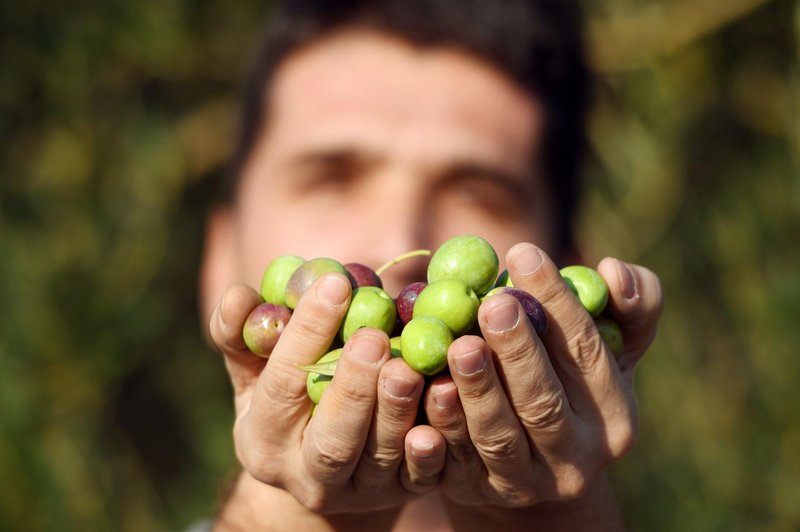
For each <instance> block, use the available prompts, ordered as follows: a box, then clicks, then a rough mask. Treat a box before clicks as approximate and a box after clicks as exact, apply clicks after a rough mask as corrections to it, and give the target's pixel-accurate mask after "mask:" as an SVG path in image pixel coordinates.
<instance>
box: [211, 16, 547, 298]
mask: <svg viewBox="0 0 800 532" xmlns="http://www.w3.org/2000/svg"><path fill="white" fill-rule="evenodd" d="M268 104H269V120H268V124H269V125H268V127H267V128H265V131H263V132H262V134H261V137H260V139H259V140H258V141H257V142H256V144H255V147H254V150H253V153H252V154H251V156H250V159H249V160H248V162H247V164H246V166H245V168H244V172H243V175H242V178H241V183H240V188H239V189H238V191H237V195H236V201H235V208H234V211H233V212H234V214H233V217H232V221H231V223H230V226H231V228H230V232H231V238H232V240H233V244H232V252H233V257H234V258H233V262H232V265H231V267H230V270H231V271H230V276H231V277H232V278H230V279H227V280H226V281H225V282H224V283H222V284H227V283H230V282H234V281H241V282H246V283H248V284H250V285H251V286H254V287H257V286H258V285H259V282H260V278H261V274H262V272H263V270H264V269H265V267H266V266H267V265H268V264H269V262H270V260H272V259H273V258H274V257H276V256H278V255H281V254H287V253H291V254H297V255H300V256H302V257H303V258H305V259H311V258H314V257H319V256H327V257H332V258H335V259H337V260H339V261H341V262H343V263H346V262H362V263H364V264H366V265H368V266H371V267H373V268H377V267H378V266H380V265H381V264H382V263H384V262H386V261H387V260H390V259H392V258H393V257H395V256H397V255H399V254H401V253H404V252H406V251H410V250H413V249H418V248H428V249H435V248H436V247H437V246H438V245H439V244H441V243H442V242H443V241H445V240H446V239H448V238H449V237H452V236H454V235H458V234H462V233H473V234H477V235H480V236H483V237H484V238H486V239H487V240H488V241H489V242H490V243H491V244H492V245H493V246H494V248H495V249H496V250H497V252H498V255H499V256H500V260H501V262H502V261H503V258H504V256H505V253H506V251H507V250H508V249H509V247H511V246H512V245H513V244H515V243H517V242H519V241H523V240H526V241H532V242H535V243H537V244H539V245H540V246H542V247H543V248H545V249H546V250H548V251H550V252H553V251H555V250H554V249H553V246H554V244H555V242H554V241H553V234H554V228H553V222H552V219H553V211H552V206H551V203H550V192H549V190H548V189H547V186H546V184H545V180H544V178H543V177H542V176H541V175H540V173H538V172H537V171H536V169H537V164H536V161H537V159H538V156H539V154H538V153H537V151H536V150H537V146H539V145H540V140H541V135H542V126H543V114H542V109H541V108H540V106H539V103H538V102H537V101H535V100H533V99H532V98H530V96H529V95H528V94H526V93H524V92H523V91H522V90H521V89H519V88H518V87H517V86H516V85H515V84H514V83H512V82H511V81H510V80H509V79H507V78H506V77H504V76H503V75H502V74H501V73H499V72H498V71H497V70H495V69H494V68H492V67H490V66H488V65H487V64H486V63H484V62H481V61H479V60H477V59H475V58H474V57H472V56H470V55H467V54H465V53H462V52H459V51H456V50H453V49H446V48H432V49H420V48H414V47H412V46H410V45H408V44H406V43H405V42H403V41H401V40H397V39H394V38H392V37H389V36H385V35H381V34H377V33H367V32H357V31H347V32H341V33H338V34H335V35H333V36H330V37H328V38H325V39H323V40H320V41H318V42H316V43H314V44H313V45H311V46H309V47H306V48H304V49H302V50H300V51H298V52H295V53H294V54H292V55H291V56H290V57H289V58H288V59H287V60H286V61H285V62H284V63H283V64H282V65H281V67H280V68H279V70H278V71H277V73H276V76H275V78H274V82H273V85H272V90H271V93H270V101H269V102H268ZM425 265H426V262H425V261H424V260H420V259H415V260H411V261H408V262H406V263H403V264H401V265H398V266H396V267H394V268H392V269H390V270H389V271H388V272H386V274H384V276H383V280H384V284H385V285H386V288H387V290H388V291H389V293H390V294H392V295H396V294H397V292H398V291H399V290H400V289H401V288H402V287H403V286H404V285H405V284H407V283H408V282H411V281H414V280H422V279H424V278H425ZM215 295H218V294H215ZM212 297H213V296H212Z"/></svg>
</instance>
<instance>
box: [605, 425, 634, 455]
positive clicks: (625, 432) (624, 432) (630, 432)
mask: <svg viewBox="0 0 800 532" xmlns="http://www.w3.org/2000/svg"><path fill="white" fill-rule="evenodd" d="M637 434H638V431H637V428H636V424H635V422H626V423H621V424H620V426H619V427H617V428H616V429H615V430H614V431H613V432H612V433H611V441H610V445H609V447H610V450H611V457H612V459H614V460H617V459H620V458H622V457H623V456H625V455H627V454H628V453H629V452H631V450H633V447H634V446H635V445H636V439H637Z"/></svg>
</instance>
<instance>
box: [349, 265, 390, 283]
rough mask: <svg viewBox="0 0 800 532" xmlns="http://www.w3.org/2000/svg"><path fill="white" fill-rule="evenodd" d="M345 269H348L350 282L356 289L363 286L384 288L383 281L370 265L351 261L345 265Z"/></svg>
mask: <svg viewBox="0 0 800 532" xmlns="http://www.w3.org/2000/svg"><path fill="white" fill-rule="evenodd" d="M344 269H345V270H347V277H349V278H350V284H352V285H353V289H354V290H355V289H356V288H361V287H362V286H377V287H378V288H383V281H381V278H380V277H378V274H377V273H375V270H373V269H372V268H370V267H369V266H364V265H363V264H360V263H358V262H350V263H347V264H345V265H344Z"/></svg>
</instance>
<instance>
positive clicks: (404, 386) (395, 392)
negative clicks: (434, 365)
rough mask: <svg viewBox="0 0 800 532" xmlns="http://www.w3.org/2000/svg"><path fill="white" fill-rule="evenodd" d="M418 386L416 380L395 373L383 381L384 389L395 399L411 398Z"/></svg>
mask: <svg viewBox="0 0 800 532" xmlns="http://www.w3.org/2000/svg"><path fill="white" fill-rule="evenodd" d="M416 388H417V383H416V382H414V381H410V380H408V379H404V378H403V377H397V376H395V375H390V376H388V377H386V378H385V379H384V381H383V389H384V390H385V391H386V393H387V394H389V395H391V396H392V397H394V398H395V399H407V398H409V397H410V396H411V394H413V393H414V390H415V389H416Z"/></svg>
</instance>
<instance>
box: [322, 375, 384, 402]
mask: <svg viewBox="0 0 800 532" xmlns="http://www.w3.org/2000/svg"><path fill="white" fill-rule="evenodd" d="M342 377H344V378H340V379H339V382H338V383H337V382H336V379H335V378H334V380H333V381H332V384H331V388H332V390H335V392H334V394H332V395H336V396H338V397H340V398H341V400H342V401H344V402H345V403H346V404H369V403H373V402H374V401H375V398H376V395H377V389H376V387H375V386H366V385H365V383H364V382H363V381H362V380H360V379H353V378H348V375H347V374H346V373H343V374H342Z"/></svg>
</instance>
